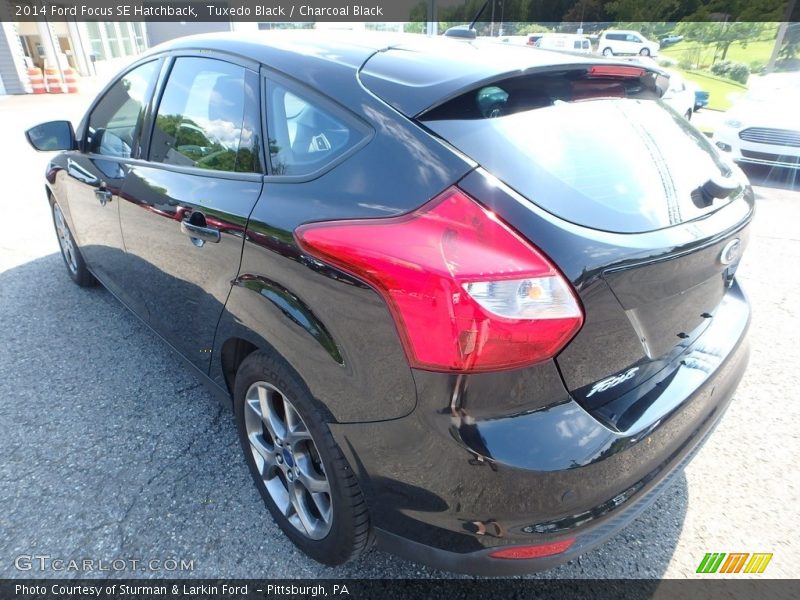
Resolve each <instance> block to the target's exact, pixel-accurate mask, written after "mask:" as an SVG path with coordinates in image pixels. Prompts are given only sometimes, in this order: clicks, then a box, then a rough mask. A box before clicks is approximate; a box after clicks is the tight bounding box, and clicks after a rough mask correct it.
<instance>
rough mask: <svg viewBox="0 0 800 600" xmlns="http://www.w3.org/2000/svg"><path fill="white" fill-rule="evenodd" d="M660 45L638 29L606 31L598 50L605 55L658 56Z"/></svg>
mask: <svg viewBox="0 0 800 600" xmlns="http://www.w3.org/2000/svg"><path fill="white" fill-rule="evenodd" d="M659 49H660V46H659V44H658V42H651V41H650V40H648V39H647V38H646V37H644V36H643V35H642V34H641V33H639V32H638V31H624V30H616V31H606V32H604V33H603V35H601V36H600V40H599V43H598V45H597V51H598V52H600V53H601V54H603V55H604V56H614V55H615V54H638V55H640V56H656V55H658V51H659Z"/></svg>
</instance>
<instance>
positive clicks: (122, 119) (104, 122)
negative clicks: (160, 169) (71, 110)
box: [85, 60, 159, 158]
mask: <svg viewBox="0 0 800 600" xmlns="http://www.w3.org/2000/svg"><path fill="white" fill-rule="evenodd" d="M158 64H159V62H158V61H157V60H154V61H151V62H148V63H145V64H143V65H140V66H138V67H136V68H135V69H133V70H131V71H128V72H127V73H126V74H125V75H123V76H122V77H120V78H119V79H118V80H117V81H116V82H115V83H114V85H112V86H111V88H110V89H109V90H108V92H106V94H105V95H104V96H103V97H102V99H101V100H100V102H98V103H97V105H96V106H95V107H94V109H93V110H92V114H91V115H90V116H89V128H88V130H87V132H86V146H85V148H86V150H87V151H88V152H91V153H93V154H102V155H103V156H112V157H115V158H130V157H131V152H132V149H133V146H134V141H135V140H136V137H137V136H138V135H139V131H140V130H141V126H142V116H143V114H144V107H145V106H146V105H147V102H148V100H149V98H148V90H149V89H150V84H151V82H152V81H153V77H154V76H155V74H156V70H157V68H158Z"/></svg>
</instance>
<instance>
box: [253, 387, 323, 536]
mask: <svg viewBox="0 0 800 600" xmlns="http://www.w3.org/2000/svg"><path fill="white" fill-rule="evenodd" d="M244 417H245V419H244V420H245V428H246V430H247V439H248V441H249V442H250V450H251V452H252V454H253V460H254V461H255V464H256V467H257V469H258V472H259V474H260V475H261V481H262V483H263V485H264V487H265V488H266V490H267V493H268V494H269V496H270V497H271V498H272V500H273V502H274V503H275V505H276V506H277V507H278V509H279V510H280V511H281V513H282V514H283V516H284V517H286V519H287V520H288V521H289V522H290V523H291V524H292V525H293V526H294V527H295V528H296V529H297V530H298V531H299V532H300V533H302V534H303V535H305V536H306V537H308V538H310V539H312V540H320V539H323V538H324V537H325V536H326V535H328V532H329V531H330V529H331V523H332V521H333V507H332V502H331V487H330V483H329V481H328V478H327V476H326V474H325V469H324V467H323V465H322V461H321V459H320V456H319V451H318V450H317V446H316V444H315V443H314V440H313V438H312V437H311V433H310V432H309V430H308V427H307V426H306V424H305V423H304V422H303V419H302V418H301V417H300V414H299V413H298V412H297V409H296V408H295V407H294V405H293V404H292V402H291V400H290V399H289V398H288V397H287V396H286V395H285V394H284V393H283V392H281V391H280V390H278V389H277V388H276V387H275V386H273V385H271V384H269V383H266V382H264V381H257V382H256V383H254V384H252V385H251V386H250V387H249V388H248V390H247V394H246V395H245V411H244Z"/></svg>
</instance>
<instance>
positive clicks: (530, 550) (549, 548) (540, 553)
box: [489, 538, 575, 560]
mask: <svg viewBox="0 0 800 600" xmlns="http://www.w3.org/2000/svg"><path fill="white" fill-rule="evenodd" d="M574 542H575V540H574V539H573V538H570V539H568V540H562V541H560V542H552V543H550V544H538V545H536V546H509V547H508V548H504V549H502V550H495V551H494V552H490V553H489V556H491V557H492V558H511V559H517V560H524V559H526V558H543V557H545V556H554V555H556V554H561V553H562V552H566V551H567V550H569V548H570V546H572V544H573V543H574Z"/></svg>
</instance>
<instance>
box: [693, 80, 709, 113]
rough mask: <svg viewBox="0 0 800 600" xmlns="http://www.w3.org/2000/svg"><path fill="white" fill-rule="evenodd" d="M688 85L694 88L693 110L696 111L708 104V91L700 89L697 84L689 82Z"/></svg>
mask: <svg viewBox="0 0 800 600" xmlns="http://www.w3.org/2000/svg"><path fill="white" fill-rule="evenodd" d="M690 87H691V88H692V89H693V90H694V111H695V112H697V111H698V110H700V109H701V108H703V107H704V106H708V103H709V101H710V100H711V94H710V92H708V91H706V90H702V89H700V88H699V87H698V86H697V84H690Z"/></svg>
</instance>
